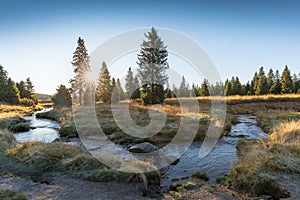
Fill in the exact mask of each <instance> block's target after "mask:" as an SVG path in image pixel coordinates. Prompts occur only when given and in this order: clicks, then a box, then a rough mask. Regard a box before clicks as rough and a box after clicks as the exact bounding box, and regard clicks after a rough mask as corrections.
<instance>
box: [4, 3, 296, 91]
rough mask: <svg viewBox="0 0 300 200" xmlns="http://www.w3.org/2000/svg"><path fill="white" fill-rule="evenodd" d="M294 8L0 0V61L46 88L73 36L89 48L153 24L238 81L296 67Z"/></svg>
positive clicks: (60, 75)
mask: <svg viewBox="0 0 300 200" xmlns="http://www.w3.org/2000/svg"><path fill="white" fill-rule="evenodd" d="M299 10H300V3H299V2H298V1H297V0H282V1H276V0H257V1H256V0H251V1H233V0H229V1H226V0H224V1H211V0H210V1H182V0H180V1H174V0H173V1H168V0H165V1H155V0H152V1H142V0H140V1H113V0H111V1H103V2H99V1H76V0H73V1H63V0H62V1H59V0H52V1H50V0H49V1H47V0H43V1H30V0H26V1H21V0H20V1H17V0H0V31H1V33H0V36H1V37H0V44H1V49H0V64H2V65H3V66H4V68H5V69H6V70H7V71H8V72H9V75H10V76H11V77H12V78H13V79H14V80H16V81H20V80H24V79H25V78H27V77H30V78H31V79H32V81H33V83H34V84H35V89H36V92H40V93H49V94H52V93H54V92H55V88H56V87H57V86H58V85H59V84H67V83H68V80H69V79H70V78H71V77H72V76H73V72H72V66H71V64H70V62H71V60H72V53H73V52H74V50H75V48H76V41H77V38H78V37H79V36H81V37H82V38H84V39H85V41H86V46H87V48H88V50H89V52H92V51H93V50H94V49H95V48H96V47H97V46H98V45H99V44H101V43H102V42H103V41H105V40H106V39H109V38H110V37H111V36H114V35H116V34H118V33H120V32H124V31H127V30H131V29H134V28H139V27H152V26H154V27H162V28H169V29H174V30H177V31H179V32H181V33H184V34H186V35H187V36H189V37H191V38H193V39H194V40H195V41H197V42H198V43H199V44H201V45H202V47H203V48H204V49H205V50H206V51H207V53H208V55H209V56H210V57H211V59H212V60H213V62H214V63H215V64H216V66H217V68H218V70H219V72H220V74H221V76H222V79H223V80H225V79H226V78H227V77H229V78H230V77H231V76H233V75H235V76H239V77H240V78H241V81H242V82H245V81H247V80H249V79H250V78H252V76H253V74H254V72H255V71H256V70H258V68H259V67H260V66H264V67H265V68H266V69H268V68H270V67H272V68H273V69H279V70H280V71H282V69H283V67H284V65H288V66H289V68H290V69H291V71H292V72H297V73H299V72H300V12H299ZM133 63H134V61H133ZM171 67H172V66H171ZM126 68H127V66H126ZM186 73H189V72H186Z"/></svg>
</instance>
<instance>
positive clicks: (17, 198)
mask: <svg viewBox="0 0 300 200" xmlns="http://www.w3.org/2000/svg"><path fill="white" fill-rule="evenodd" d="M0 199H2V200H28V198H27V197H26V196H25V195H24V194H21V193H17V192H14V191H12V190H0Z"/></svg>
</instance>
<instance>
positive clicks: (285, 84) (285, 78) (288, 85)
mask: <svg viewBox="0 0 300 200" xmlns="http://www.w3.org/2000/svg"><path fill="white" fill-rule="evenodd" d="M292 91H293V82H292V77H291V72H290V70H289V69H288V66H285V68H284V70H283V72H282V76H281V93H282V94H287V93H292Z"/></svg>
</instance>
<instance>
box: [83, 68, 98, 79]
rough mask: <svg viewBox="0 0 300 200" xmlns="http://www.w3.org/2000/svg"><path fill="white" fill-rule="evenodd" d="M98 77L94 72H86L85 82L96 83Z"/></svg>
mask: <svg viewBox="0 0 300 200" xmlns="http://www.w3.org/2000/svg"><path fill="white" fill-rule="evenodd" d="M96 80H97V76H96V73H94V72H93V71H92V70H89V71H86V72H85V74H84V81H85V82H96Z"/></svg>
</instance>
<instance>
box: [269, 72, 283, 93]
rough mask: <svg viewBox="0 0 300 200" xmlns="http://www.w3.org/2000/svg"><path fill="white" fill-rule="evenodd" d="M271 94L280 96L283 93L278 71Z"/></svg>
mask: <svg viewBox="0 0 300 200" xmlns="http://www.w3.org/2000/svg"><path fill="white" fill-rule="evenodd" d="M269 93H271V94H280V93H281V82H280V76H279V71H278V70H276V72H275V79H274V83H273V84H272V86H271V88H270V90H269Z"/></svg>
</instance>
